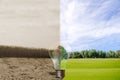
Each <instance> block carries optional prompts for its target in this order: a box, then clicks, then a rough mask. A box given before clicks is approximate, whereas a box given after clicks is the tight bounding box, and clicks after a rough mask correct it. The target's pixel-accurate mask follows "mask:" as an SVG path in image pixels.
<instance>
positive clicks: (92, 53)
mask: <svg viewBox="0 0 120 80" xmlns="http://www.w3.org/2000/svg"><path fill="white" fill-rule="evenodd" d="M70 58H120V50H118V51H108V52H104V51H102V50H101V51H99V50H98V51H97V50H95V49H91V50H82V51H80V52H78V51H77V52H72V54H70Z"/></svg>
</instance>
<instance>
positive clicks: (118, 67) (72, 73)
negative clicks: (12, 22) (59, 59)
mask: <svg viewBox="0 0 120 80" xmlns="http://www.w3.org/2000/svg"><path fill="white" fill-rule="evenodd" d="M62 65H65V64H64V63H62ZM64 69H66V77H65V78H64V80H120V59H69V60H68V61H67V63H66V67H65V68H64Z"/></svg>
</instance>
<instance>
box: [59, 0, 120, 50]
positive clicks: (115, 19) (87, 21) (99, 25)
mask: <svg viewBox="0 0 120 80" xmlns="http://www.w3.org/2000/svg"><path fill="white" fill-rule="evenodd" d="M62 1H65V0H61V2H62ZM93 1H94V0H91V1H90V0H89V1H86V0H85V1H83V0H79V1H78V0H71V1H69V2H66V3H64V5H63V4H62V3H61V6H62V7H61V11H62V12H61V14H62V16H61V34H62V35H61V44H62V45H63V46H66V45H69V47H71V48H72V45H74V44H75V43H76V41H78V40H79V41H80V42H82V41H83V40H87V39H88V38H85V39H84V37H91V38H93V39H101V38H104V37H106V36H110V35H112V34H118V33H120V29H119V28H120V24H119V21H120V17H119V16H120V12H119V10H120V6H119V5H120V1H119V0H106V1H103V0H100V1H99V2H97V1H96V2H95V3H93ZM64 7H66V8H64ZM63 9H64V10H63ZM65 34H66V35H67V36H66V37H64V39H62V37H63V35H65ZM64 42H66V43H67V44H64ZM76 47H77V48H78V47H80V48H82V47H88V48H89V46H88V45H86V44H85V45H84V44H83V45H80V46H76Z"/></svg>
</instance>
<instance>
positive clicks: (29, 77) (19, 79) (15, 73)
mask: <svg viewBox="0 0 120 80" xmlns="http://www.w3.org/2000/svg"><path fill="white" fill-rule="evenodd" d="M52 72H55V70H54V68H53V64H52V60H51V59H50V58H0V80H56V78H55V75H51V74H50V73H52Z"/></svg>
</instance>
